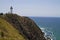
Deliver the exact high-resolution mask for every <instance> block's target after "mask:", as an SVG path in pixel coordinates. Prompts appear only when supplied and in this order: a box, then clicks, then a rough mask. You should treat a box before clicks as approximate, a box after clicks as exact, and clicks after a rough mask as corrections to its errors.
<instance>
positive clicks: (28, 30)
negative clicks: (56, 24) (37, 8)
mask: <svg viewBox="0 0 60 40" xmlns="http://www.w3.org/2000/svg"><path fill="white" fill-rule="evenodd" d="M2 18H3V19H4V20H6V21H7V22H8V23H10V24H11V25H12V26H13V27H14V28H15V29H16V30H18V31H19V34H21V35H22V36H24V38H25V39H26V40H46V39H45V38H44V33H43V32H42V31H41V29H40V28H39V27H38V26H37V25H36V23H35V22H34V21H33V20H32V19H30V18H28V17H23V16H18V15H16V14H5V15H4V17H2Z"/></svg>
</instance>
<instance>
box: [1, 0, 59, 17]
mask: <svg viewBox="0 0 60 40" xmlns="http://www.w3.org/2000/svg"><path fill="white" fill-rule="evenodd" d="M10 6H13V12H14V13H17V14H19V15H22V16H40V17H60V0H0V12H3V13H6V12H10V9H9V8H10Z"/></svg>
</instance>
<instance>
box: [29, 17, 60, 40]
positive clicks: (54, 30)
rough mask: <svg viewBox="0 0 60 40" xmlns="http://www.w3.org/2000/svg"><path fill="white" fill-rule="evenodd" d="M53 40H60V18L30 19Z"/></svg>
mask: <svg viewBox="0 0 60 40" xmlns="http://www.w3.org/2000/svg"><path fill="white" fill-rule="evenodd" d="M30 18H31V19H33V20H34V21H35V23H36V24H37V25H38V26H39V28H40V29H41V30H42V31H43V32H45V37H46V36H48V37H50V38H51V40H60V17H30Z"/></svg>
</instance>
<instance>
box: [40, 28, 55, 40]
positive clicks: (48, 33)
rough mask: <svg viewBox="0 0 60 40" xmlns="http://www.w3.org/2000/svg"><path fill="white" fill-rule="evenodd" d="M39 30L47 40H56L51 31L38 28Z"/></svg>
mask: <svg viewBox="0 0 60 40" xmlns="http://www.w3.org/2000/svg"><path fill="white" fill-rule="evenodd" d="M40 29H41V30H42V32H44V37H45V38H46V39H47V40H56V38H55V36H54V33H53V32H52V31H50V30H48V29H47V28H42V27H40Z"/></svg>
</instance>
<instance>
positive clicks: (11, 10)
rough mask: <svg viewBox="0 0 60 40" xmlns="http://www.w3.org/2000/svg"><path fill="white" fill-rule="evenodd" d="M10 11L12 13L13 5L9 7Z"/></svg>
mask: <svg viewBox="0 0 60 40" xmlns="http://www.w3.org/2000/svg"><path fill="white" fill-rule="evenodd" d="M10 12H11V14H12V13H13V7H12V6H11V7H10Z"/></svg>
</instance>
